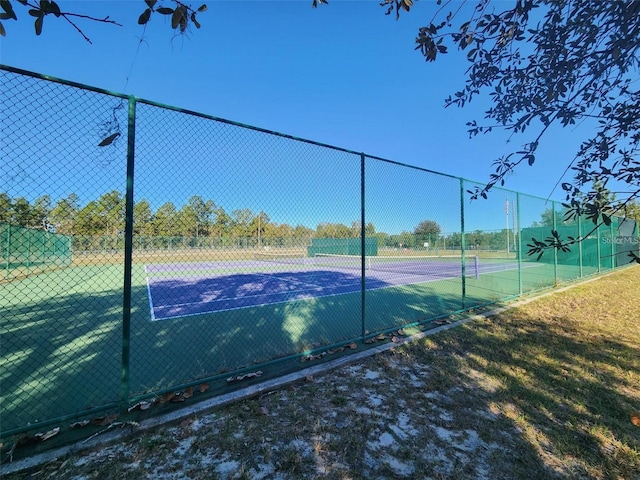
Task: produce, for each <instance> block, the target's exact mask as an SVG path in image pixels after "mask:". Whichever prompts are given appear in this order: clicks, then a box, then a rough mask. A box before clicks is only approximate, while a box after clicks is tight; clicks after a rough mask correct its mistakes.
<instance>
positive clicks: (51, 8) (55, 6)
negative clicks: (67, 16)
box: [49, 0, 61, 17]
mask: <svg viewBox="0 0 640 480" xmlns="http://www.w3.org/2000/svg"><path fill="white" fill-rule="evenodd" d="M49 13H53V14H54V15H55V16H56V17H59V16H60V15H61V12H60V7H59V6H58V4H57V3H56V2H54V1H53V0H52V1H51V3H49Z"/></svg>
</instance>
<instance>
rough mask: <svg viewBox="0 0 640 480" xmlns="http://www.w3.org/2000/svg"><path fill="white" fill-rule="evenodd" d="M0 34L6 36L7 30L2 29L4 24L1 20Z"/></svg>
mask: <svg viewBox="0 0 640 480" xmlns="http://www.w3.org/2000/svg"><path fill="white" fill-rule="evenodd" d="M0 35H2V36H3V37H6V36H7V32H6V30H5V29H4V25H2V22H0Z"/></svg>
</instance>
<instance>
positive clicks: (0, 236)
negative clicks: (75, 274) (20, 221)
mask: <svg viewBox="0 0 640 480" xmlns="http://www.w3.org/2000/svg"><path fill="white" fill-rule="evenodd" d="M0 249H1V252H2V265H3V267H4V278H5V279H10V278H15V277H20V276H24V275H30V274H33V273H38V272H44V271H47V270H50V269H54V268H60V267H64V266H68V265H71V258H72V257H71V251H72V250H71V237H68V236H66V235H58V234H55V233H52V232H48V231H46V230H38V229H34V228H25V227H21V226H18V225H11V224H8V223H0Z"/></svg>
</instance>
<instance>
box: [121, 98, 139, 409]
mask: <svg viewBox="0 0 640 480" xmlns="http://www.w3.org/2000/svg"><path fill="white" fill-rule="evenodd" d="M135 136H136V99H135V97H133V96H130V97H129V121H128V131H127V190H126V194H125V226H124V292H123V298H122V372H121V377H120V404H121V410H122V412H123V413H124V412H126V410H127V407H128V405H127V403H128V400H129V358H130V347H131V272H132V268H131V265H132V262H133V179H134V175H133V172H134V164H135V162H134V156H135V146H136V139H135Z"/></svg>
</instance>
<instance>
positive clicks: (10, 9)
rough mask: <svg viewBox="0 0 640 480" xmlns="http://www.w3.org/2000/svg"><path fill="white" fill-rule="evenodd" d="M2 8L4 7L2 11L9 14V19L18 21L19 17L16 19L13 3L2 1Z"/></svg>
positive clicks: (6, 0) (7, 0) (0, 5)
mask: <svg viewBox="0 0 640 480" xmlns="http://www.w3.org/2000/svg"><path fill="white" fill-rule="evenodd" d="M0 7H2V9H3V10H4V11H5V12H6V13H7V15H8V17H7V19H9V18H12V19H13V20H17V19H18V17H16V13H15V12H14V11H13V6H12V5H11V2H10V1H9V0H0Z"/></svg>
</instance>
